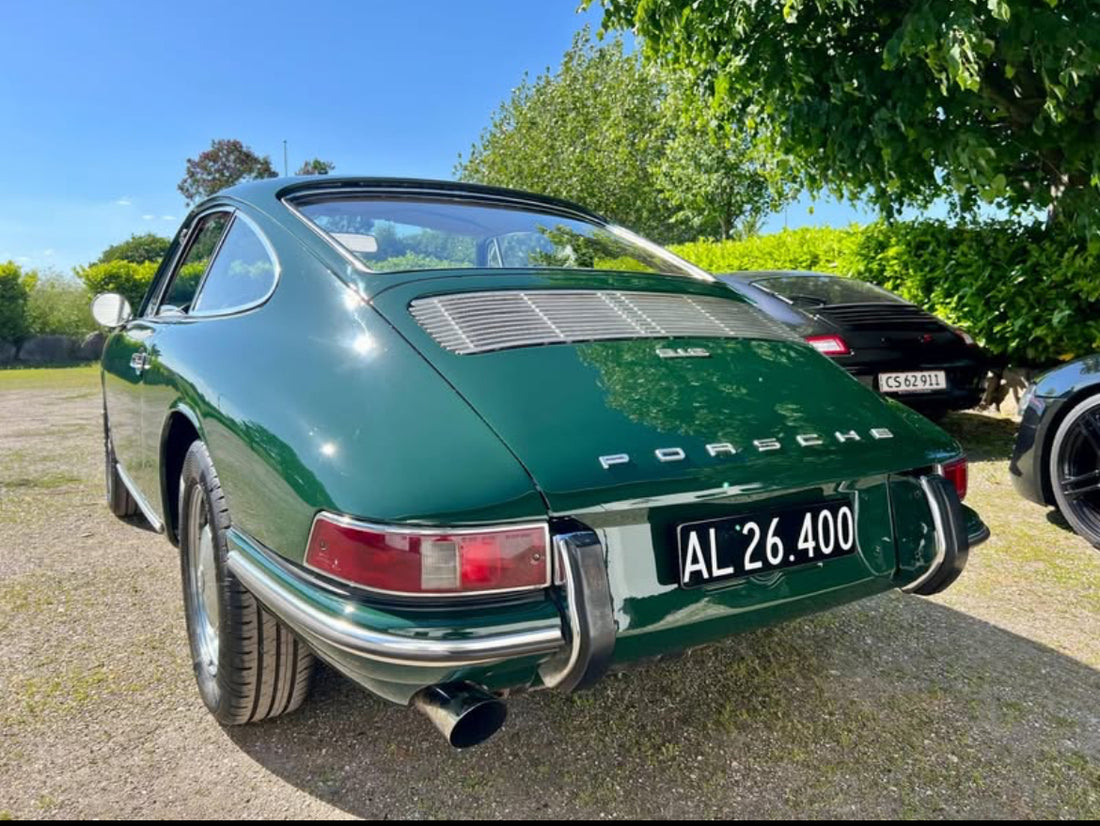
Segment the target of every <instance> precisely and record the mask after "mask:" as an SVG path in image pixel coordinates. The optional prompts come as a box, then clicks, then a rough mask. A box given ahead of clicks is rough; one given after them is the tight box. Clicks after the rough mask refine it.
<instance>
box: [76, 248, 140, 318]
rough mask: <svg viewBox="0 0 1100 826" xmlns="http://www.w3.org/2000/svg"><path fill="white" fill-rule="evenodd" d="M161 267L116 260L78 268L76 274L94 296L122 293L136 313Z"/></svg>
mask: <svg viewBox="0 0 1100 826" xmlns="http://www.w3.org/2000/svg"><path fill="white" fill-rule="evenodd" d="M159 266H160V262H159V261H145V262H143V263H141V264H135V263H134V262H132V261H124V260H122V259H116V260H114V261H106V262H104V263H102V264H92V265H91V266H88V267H77V268H76V269H75V270H74V272H75V273H76V277H77V278H79V279H80V280H81V281H83V282H84V285H85V286H86V287H87V288H88V291H89V292H90V293H91V294H92V295H97V294H98V293H121V294H122V295H124V296H125V297H126V300H127V301H129V302H130V307H131V308H133V310H134V312H135V313H136V312H137V310H138V307H140V306H141V301H142V299H143V298H145V291H146V290H147V289H148V288H149V284H150V283H151V282H152V280H153V276H154V275H156V274H157V268H158V267H159Z"/></svg>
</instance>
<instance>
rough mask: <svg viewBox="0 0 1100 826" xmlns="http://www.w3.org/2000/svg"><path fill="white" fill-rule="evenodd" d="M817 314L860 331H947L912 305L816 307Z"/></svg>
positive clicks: (934, 319)
mask: <svg viewBox="0 0 1100 826" xmlns="http://www.w3.org/2000/svg"><path fill="white" fill-rule="evenodd" d="M813 313H814V314H815V315H818V316H820V317H822V318H825V319H828V320H829V321H833V322H836V323H837V324H840V325H842V326H844V327H851V328H854V329H860V330H863V329H879V328H882V327H904V328H905V329H907V330H912V329H918V330H939V329H942V328H943V324H942V322H940V320H939V319H938V318H936V317H935V316H934V315H932V314H931V313H928V312H925V311H924V310H922V309H921V308H920V307H916V306H914V305H912V304H897V303H889V304H833V305H830V306H825V307H819V308H814V310H813Z"/></svg>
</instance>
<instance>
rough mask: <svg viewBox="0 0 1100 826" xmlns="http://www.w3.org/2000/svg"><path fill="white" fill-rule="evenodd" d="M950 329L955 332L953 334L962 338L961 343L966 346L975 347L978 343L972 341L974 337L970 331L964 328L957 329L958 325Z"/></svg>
mask: <svg viewBox="0 0 1100 826" xmlns="http://www.w3.org/2000/svg"><path fill="white" fill-rule="evenodd" d="M951 330H952V331H953V332H954V333H955V335H957V336H958V337H959V338H961V339H962V340H963V343H964V344H965V345H966V346H967V347H976V346H977V345H978V343H977V342H976V341H974V338H973V337H972V336H971V335H970V333H968V332H966V330H962V329H959V328H958V327H952V328H951Z"/></svg>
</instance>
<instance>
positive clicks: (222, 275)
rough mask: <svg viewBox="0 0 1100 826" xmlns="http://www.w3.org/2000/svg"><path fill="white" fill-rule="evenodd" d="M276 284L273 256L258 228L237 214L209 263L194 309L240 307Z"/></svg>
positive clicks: (214, 310)
mask: <svg viewBox="0 0 1100 826" xmlns="http://www.w3.org/2000/svg"><path fill="white" fill-rule="evenodd" d="M274 285H275V260H274V258H272V255H271V253H270V252H268V248H267V245H266V244H264V242H263V241H262V240H261V239H260V236H259V235H258V234H257V232H256V230H254V229H253V228H252V227H251V226H250V225H249V223H248V222H247V221H245V220H244V219H242V218H240V217H238V218H237V219H235V220H234V221H233V225H232V226H231V227H230V228H229V233H228V234H227V235H226V236H225V240H224V241H223V242H222V245H221V248H220V249H219V250H218V254H217V256H216V257H215V258H214V262H213V263H212V264H211V265H210V270H209V272H208V273H207V274H206V280H205V281H203V284H202V292H200V293H199V297H198V298H197V299H196V300H195V305H194V308H193V312H194V313H197V314H201V315H211V314H214V313H223V312H227V311H229V310H239V309H242V308H244V307H248V306H250V305H253V304H256V303H258V302H260V301H262V300H263V299H264V298H265V297H267V294H268V293H270V292H271V288H272V287H273V286H274Z"/></svg>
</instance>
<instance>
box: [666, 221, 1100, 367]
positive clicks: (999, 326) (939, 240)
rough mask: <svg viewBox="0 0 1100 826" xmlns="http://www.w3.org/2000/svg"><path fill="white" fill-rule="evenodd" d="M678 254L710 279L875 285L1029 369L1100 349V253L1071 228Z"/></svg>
mask: <svg viewBox="0 0 1100 826" xmlns="http://www.w3.org/2000/svg"><path fill="white" fill-rule="evenodd" d="M673 251H674V252H676V253H677V254H678V255H681V256H683V257H684V258H687V259H688V260H690V261H693V262H694V263H696V264H698V265H699V266H701V267H703V268H704V269H707V270H709V271H711V272H731V271H734V270H758V269H808V270H817V271H819V272H834V273H837V274H840V275H847V276H852V277H855V278H860V279H862V280H865V281H870V282H871V283H874V284H878V285H879V286H882V287H885V288H886V289H888V290H892V291H893V292H896V293H898V294H899V295H901V296H903V297H905V298H907V299H909V300H910V301H913V302H914V303H916V304H919V305H921V306H923V307H925V308H926V309H927V310H929V311H930V312H933V313H935V314H936V315H938V316H940V317H941V318H943V319H944V320H946V321H948V322H951V323H953V324H957V325H959V326H960V327H963V328H964V329H966V330H967V331H968V332H969V333H970V334H971V335H973V336H974V337H975V338H976V339H978V341H979V342H981V343H982V344H983V345H984V346H985V347H986V348H987V349H988V350H989V352H990V353H991V354H992V355H993V356H995V357H998V358H1001V359H1003V360H1006V361H1009V362H1011V363H1014V364H1017V365H1021V366H1022V365H1040V364H1049V363H1053V362H1056V361H1064V360H1067V359H1070V358H1076V357H1078V356H1084V355H1087V354H1089V353H1094V352H1096V351H1097V350H1100V278H1097V276H1096V273H1097V272H1098V271H1100V248H1097V247H1095V246H1093V247H1091V248H1090V247H1089V246H1088V245H1086V244H1084V243H1082V242H1081V241H1080V239H1079V238H1078V237H1077V236H1076V235H1074V234H1073V233H1072V232H1070V231H1068V230H1056V231H1053V232H1052V231H1050V230H1048V229H1046V228H1045V227H1044V226H1042V225H1041V224H1019V223H1015V222H1010V221H987V222H982V223H974V224H969V225H961V226H953V225H949V224H947V223H945V222H943V221H912V222H898V223H886V222H878V223H875V224H872V225H870V226H868V227H865V228H862V229H860V228H858V227H851V228H849V229H847V230H835V229H800V230H787V231H784V232H781V233H777V234H775V235H769V236H763V237H759V238H752V239H749V240H746V241H737V242H733V241H731V242H726V243H721V244H715V243H705V242H704V243H694V244H683V245H680V246H676V247H673Z"/></svg>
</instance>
